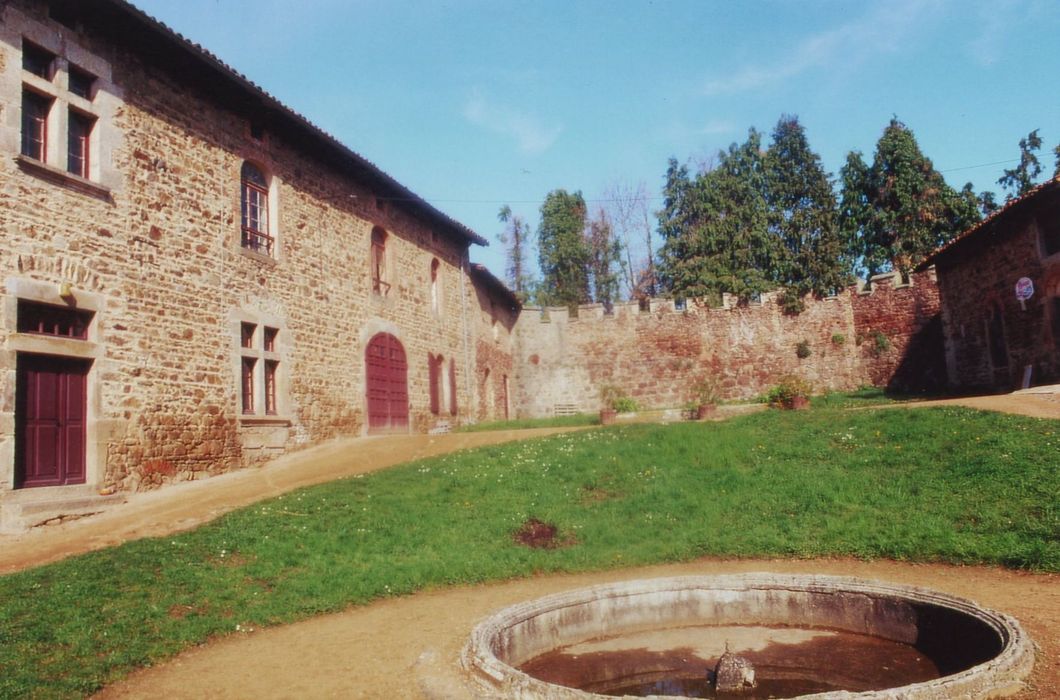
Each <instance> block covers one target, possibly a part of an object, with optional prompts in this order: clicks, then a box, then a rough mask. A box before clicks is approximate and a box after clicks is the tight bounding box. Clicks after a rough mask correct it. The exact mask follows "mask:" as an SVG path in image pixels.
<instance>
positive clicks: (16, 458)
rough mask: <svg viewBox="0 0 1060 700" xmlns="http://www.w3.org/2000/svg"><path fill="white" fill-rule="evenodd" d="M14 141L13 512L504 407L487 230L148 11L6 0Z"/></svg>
mask: <svg viewBox="0 0 1060 700" xmlns="http://www.w3.org/2000/svg"><path fill="white" fill-rule="evenodd" d="M0 152H2V153H3V154H4V155H3V157H2V158H0V278H2V283H0V525H2V524H3V523H4V522H5V521H6V522H8V524H9V525H10V524H12V523H15V524H17V522H16V521H17V520H18V519H19V518H21V517H22V516H23V515H25V514H26V513H28V512H29V511H30V510H31V509H30V508H29V507H28V506H27V505H26V502H27V501H29V500H33V501H41V500H46V499H48V500H50V501H54V502H66V503H67V504H70V505H69V507H68V510H69V509H76V508H75V507H74V504H80V505H78V506H77V507H80V508H82V509H88V508H92V507H94V503H93V501H94V499H98V498H99V496H98V494H99V493H100V492H103V493H108V492H112V491H121V490H137V489H144V488H150V487H151V486H153V485H155V484H160V483H169V482H172V481H182V480H186V479H195V478H199V477H200V476H203V475H206V474H211V473H217V472H222V471H227V470H231V469H234V468H237V467H240V466H245V465H248V464H252V463H255V462H259V461H262V460H265V459H268V458H270V457H272V456H275V455H277V454H279V453H281V452H284V451H286V450H290V449H292V448H293V447H296V446H298V445H304V444H311V443H315V442H319V441H321V440H325V439H328V438H330V437H333V436H337V435H357V434H363V433H365V432H369V433H375V432H393V431H398V432H401V431H409V430H413V431H427V430H432V429H440V430H444V429H447V428H448V427H449V426H450V425H451V424H453V423H456V422H460V421H462V420H466V419H470V418H474V419H481V418H492V417H499V416H503V415H504V413H505V410H506V409H505V406H506V400H504V401H502V400H500V399H499V398H498V397H499V396H500V393H499V392H500V389H498V388H497V387H502V386H506V382H507V375H509V374H510V373H511V356H510V352H511V349H510V348H511V339H510V328H511V325H512V321H511V318H512V307H511V304H510V293H507V292H506V290H503V285H501V286H500V287H499V288H498V286H497V284H495V282H496V281H495V280H493V281H490V279H486V278H485V277H484V275H483V274H482V272H481V271H476V270H474V269H473V268H471V267H470V260H469V248H470V246H471V245H484V244H485V243H486V241H485V240H484V239H482V238H481V237H480V236H478V235H477V234H475V233H474V232H473V231H471V230H469V229H467V228H466V227H464V226H462V225H461V224H459V223H457V222H455V221H453V220H452V219H450V218H449V217H447V216H446V215H445V214H443V213H442V212H440V211H438V210H437V209H435V208H434V207H432V206H431V205H430V204H428V203H427V202H425V201H424V200H422V199H421V198H419V197H418V196H416V195H415V194H414V193H412V192H410V191H409V190H408V189H406V188H405V187H404V186H402V185H401V184H400V183H398V182H396V181H395V180H394V179H393V178H391V177H390V176H388V175H387V174H386V173H384V172H383V171H382V170H380V169H379V168H378V167H376V166H374V165H373V164H372V163H370V162H368V161H367V160H366V159H364V158H362V157H361V156H359V155H357V154H356V153H354V152H352V151H351V150H349V149H348V148H346V147H345V146H343V145H342V144H340V143H339V142H337V141H336V140H335V139H333V138H332V137H330V136H328V135H327V134H325V133H323V132H322V131H320V130H319V129H317V128H316V127H314V126H313V125H312V124H310V123H309V122H307V121H306V120H305V119H304V118H303V117H301V116H300V115H298V114H296V113H295V112H293V111H291V110H290V109H288V108H287V107H285V106H284V105H282V104H280V103H279V102H278V101H277V100H275V99H274V98H272V97H270V96H269V95H267V94H266V93H264V92H263V91H262V90H261V89H259V88H258V87H256V86H255V85H253V84H252V83H250V82H249V81H247V80H246V79H245V78H244V77H242V76H241V75H239V74H238V73H236V72H235V71H233V70H232V69H231V68H229V67H227V66H226V65H224V64H222V63H221V62H220V61H219V60H217V59H216V58H215V57H214V56H212V55H211V54H209V53H208V52H207V51H205V50H203V49H201V48H200V47H198V46H196V45H194V44H191V43H190V42H188V41H186V40H185V39H183V38H182V37H180V36H179V35H177V34H175V33H173V32H171V31H170V30H168V29H167V28H166V27H164V26H163V25H161V24H159V23H157V22H156V21H154V20H153V19H151V18H149V17H148V16H147V15H145V14H143V13H141V12H140V11H139V10H137V9H135V8H134V7H132V6H131V5H128V4H127V3H125V2H122V1H121V0H83V1H82V2H58V1H55V2H46V1H44V0H5V2H4V3H3V4H2V5H0ZM491 307H492V308H493V309H494V311H493V312H492V313H491ZM487 372H488V373H489V380H488V381H486V382H484V381H483V375H484V374H485V373H487ZM500 378H504V383H499V382H500ZM483 392H485V393H483ZM44 510H45V509H43V508H41V512H43V511H44ZM26 517H29V516H26Z"/></svg>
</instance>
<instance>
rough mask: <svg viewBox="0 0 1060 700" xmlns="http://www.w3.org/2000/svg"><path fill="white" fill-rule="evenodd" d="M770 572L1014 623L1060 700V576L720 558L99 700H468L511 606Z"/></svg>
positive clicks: (274, 654) (211, 668)
mask: <svg viewBox="0 0 1060 700" xmlns="http://www.w3.org/2000/svg"><path fill="white" fill-rule="evenodd" d="M756 571H769V572H775V573H815V574H836V575H845V576H855V577H859V578H869V579H878V580H884V581H890V582H895V583H905V584H911V585H916V586H921V587H925V588H933V589H936V590H940V591H945V592H949V593H952V594H955V595H958V596H962V597H965V598H970V599H972V600H975V601H977V602H978V603H980V604H981V605H984V606H986V607H989V608H993V609H996V610H1001V611H1003V612H1006V613H1009V614H1011V615H1014V616H1015V617H1016V618H1017V619H1018V620H1019V621H1020V623H1021V624H1022V625H1023V627H1024V629H1025V630H1026V631H1027V632H1028V633H1029V634H1030V636H1031V638H1032V639H1034V641H1035V642H1036V643H1037V644H1038V646H1039V653H1038V660H1037V663H1036V665H1035V670H1034V674H1033V676H1032V678H1031V682H1032V684H1033V686H1032V687H1031V688H1030V689H1029V690H1028V691H1027V692H1025V693H1023V694H1021V695H1020V696H1019V697H1020V698H1021V699H1022V700H1030V699H1031V698H1038V699H1045V698H1060V577H1057V576H1052V575H1032V574H1025V573H1020V572H1013V571H1006V570H1002V569H994V568H986V567H952V566H940V565H927V564H903V563H896V562H890V561H876V562H864V561H856V560H849V559H836V560H831V559H829V560H810V561H787V560H743V561H731V560H711V559H703V560H699V561H695V562H690V563H685V564H676V565H666V566H653V567H644V568H638V569H628V570H623V571H611V572H603V573H593V574H578V575H561V576H550V577H541V578H533V579H526V580H517V581H509V582H502V583H497V584H490V585H484V586H476V587H473V588H468V587H462V588H454V589H448V590H435V591H428V592H424V593H420V594H417V595H413V596H409V597H405V598H395V599H389V600H384V601H380V602H377V603H374V604H372V605H368V606H365V607H359V608H352V609H350V610H348V611H346V612H342V613H338V614H334V615H328V616H324V617H318V618H313V619H310V620H306V621H303V622H299V623H295V624H293V625H288V626H285V627H276V628H270V629H265V630H257V631H253V632H248V633H242V634H237V635H233V636H230V637H226V638H224V639H221V640H218V641H215V642H212V643H210V644H207V645H204V646H201V647H198V648H195V649H193V650H191V651H188V652H186V653H184V654H181V655H180V656H177V657H176V658H174V659H172V660H171V661H169V662H167V663H165V664H163V665H161V666H158V667H155V668H151V669H146V670H143V671H140V672H137V673H135V674H133V675H132V676H130V677H129V678H127V679H125V680H124V681H122V682H120V683H118V684H116V685H113V686H110V687H109V688H107V689H105V690H104V691H103V692H102V693H100V694H99V695H98V696H97V697H98V698H101V699H104V700H114V699H116V698H170V699H180V698H188V699H190V698H384V699H386V698H418V697H426V698H465V697H467V694H466V692H465V689H464V688H463V686H462V683H461V677H460V673H459V669H458V664H457V659H458V654H459V651H460V648H461V646H462V645H463V644H464V641H465V640H466V638H467V635H468V634H469V632H470V631H471V628H472V627H473V626H474V625H475V623H476V622H477V621H478V620H480V619H482V618H483V617H485V616H486V615H488V614H489V613H491V612H493V611H495V610H497V609H499V608H502V607H504V606H506V605H509V604H512V603H516V602H519V601H523V600H528V599H532V598H536V597H538V596H542V595H546V594H549V593H553V592H556V591H561V590H566V589H571V588H578V587H581V586H588V585H593V584H597V583H604V582H609V581H619V580H624V579H634V578H648V577H656V576H680V575H687V574H726V573H746V572H756Z"/></svg>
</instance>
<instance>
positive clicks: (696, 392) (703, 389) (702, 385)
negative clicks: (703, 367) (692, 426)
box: [690, 376, 721, 407]
mask: <svg viewBox="0 0 1060 700" xmlns="http://www.w3.org/2000/svg"><path fill="white" fill-rule="evenodd" d="M720 393H721V392H720V391H719V390H718V380H717V379H715V378H714V377H710V376H703V377H700V378H699V379H697V380H696V381H695V382H694V383H693V384H692V399H691V401H690V403H691V405H692V406H693V407H695V406H710V405H711V404H716V403H718V399H719V398H720Z"/></svg>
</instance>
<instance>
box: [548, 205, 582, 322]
mask: <svg viewBox="0 0 1060 700" xmlns="http://www.w3.org/2000/svg"><path fill="white" fill-rule="evenodd" d="M585 217H586V209H585V200H584V199H583V198H582V193H581V192H575V193H573V194H570V193H568V192H567V191H566V190H562V189H559V190H553V191H552V192H549V193H548V196H546V197H545V201H544V202H543V203H542V204H541V223H540V224H539V225H538V230H537V246H538V262H539V264H540V266H541V277H542V280H541V288H540V290H539V301H540V302H541V303H542V304H547V305H554V306H576V305H578V304H584V303H586V302H588V301H589V298H590V297H589V249H588V247H587V246H586V245H585V236H584V231H585Z"/></svg>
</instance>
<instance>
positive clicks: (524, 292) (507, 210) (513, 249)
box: [497, 204, 533, 302]
mask: <svg viewBox="0 0 1060 700" xmlns="http://www.w3.org/2000/svg"><path fill="white" fill-rule="evenodd" d="M497 219H498V220H499V221H500V222H501V223H503V224H507V225H506V226H505V229H504V233H502V234H501V235H500V239H501V243H503V244H504V247H505V249H504V254H505V258H506V260H505V266H504V271H505V276H506V277H507V278H508V280H507V281H508V285H509V286H510V287H511V288H512V291H513V292H515V296H516V297H518V299H519V301H523V302H525V301H526V299H527V297H529V295H530V291H531V288H532V286H533V277H532V276H531V275H530V271H529V269H528V266H527V264H526V248H527V246H528V245H529V244H530V227H529V226H528V225H527V224H526V222H525V221H524V220H523V217H521V216H519V215H518V214H513V213H512V208H511V207H510V206H508V205H507V204H505V205H504V206H503V207H501V210H500V211H499V212H498V213H497Z"/></svg>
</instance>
